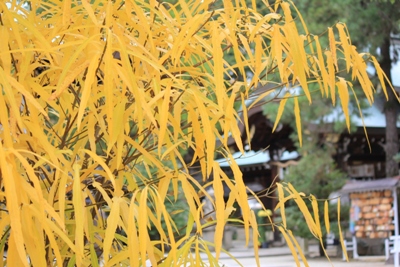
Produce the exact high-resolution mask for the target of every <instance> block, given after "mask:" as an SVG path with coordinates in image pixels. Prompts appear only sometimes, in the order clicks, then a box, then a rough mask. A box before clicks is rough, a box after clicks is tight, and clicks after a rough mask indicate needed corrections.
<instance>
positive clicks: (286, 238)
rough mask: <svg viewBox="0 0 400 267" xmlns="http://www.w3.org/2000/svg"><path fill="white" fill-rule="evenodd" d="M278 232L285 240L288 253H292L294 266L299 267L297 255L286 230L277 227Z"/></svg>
mask: <svg viewBox="0 0 400 267" xmlns="http://www.w3.org/2000/svg"><path fill="white" fill-rule="evenodd" d="M278 229H279V231H280V232H281V234H282V235H283V237H284V238H285V240H286V244H287V245H288V247H289V249H290V252H292V255H293V258H294V260H295V262H296V265H297V266H298V267H300V261H299V256H298V255H297V251H296V248H295V247H294V245H293V241H292V239H291V238H290V237H289V236H288V234H287V233H286V228H283V227H282V226H278Z"/></svg>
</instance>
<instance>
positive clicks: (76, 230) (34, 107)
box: [0, 0, 385, 267]
mask: <svg viewBox="0 0 400 267" xmlns="http://www.w3.org/2000/svg"><path fill="white" fill-rule="evenodd" d="M176 2H177V3H176V4H171V3H168V2H161V1H155V0H151V1H134V0H127V1H112V0H92V1H90V3H89V1H85V0H83V1H77V0H64V1H58V0H46V1H44V0H32V1H27V2H25V1H17V0H9V1H3V2H1V3H0V33H1V38H2V40H1V42H0V46H1V49H0V87H1V92H0V169H1V174H0V175H1V176H0V189H1V190H0V201H1V209H0V218H1V220H0V237H1V238H0V253H1V254H3V251H4V248H5V246H4V244H5V243H7V244H8V251H7V258H6V261H5V262H4V261H1V262H0V266H3V265H8V266H28V265H30V264H31V265H33V266H53V265H54V266H61V265H63V264H66V265H68V266H74V265H77V266H89V265H90V266H98V265H99V262H100V261H102V262H103V264H104V265H105V266H114V265H121V264H123V265H129V266H133V267H135V266H142V265H145V262H146V261H150V262H151V264H152V265H153V266H157V265H162V266H181V265H185V264H189V265H199V264H200V262H201V261H202V259H201V257H200V252H204V253H205V254H206V255H207V257H208V260H209V261H210V264H211V265H217V261H218V257H219V254H220V251H221V242H222V235H223V229H224V226H225V224H226V223H227V222H228V221H229V220H232V219H231V218H230V215H231V213H232V212H233V210H234V208H233V205H234V204H235V203H237V204H238V206H239V207H240V208H241V211H242V215H243V216H242V217H241V218H240V222H241V223H242V224H243V225H244V227H245V229H246V234H247V239H249V236H248V233H249V232H248V230H249V229H250V227H252V228H253V229H255V231H254V237H256V236H257V231H256V227H255V226H256V221H255V215H254V213H253V211H252V210H250V209H249V207H248V202H247V193H248V191H247V189H246V186H245V184H244V183H243V180H242V174H241V172H240V170H239V168H238V166H236V164H235V163H234V160H233V158H232V155H231V154H230V153H229V152H228V151H229V148H228V138H229V137H232V138H234V140H235V141H236V143H237V145H238V147H239V149H241V150H243V145H242V141H241V140H242V139H241V133H240V130H239V125H238V122H237V121H238V119H239V117H240V116H239V115H240V114H238V112H237V110H236V109H235V103H236V102H238V101H239V102H240V103H242V104H243V105H242V112H243V114H244V115H246V114H247V108H246V106H245V101H246V100H247V99H248V98H249V96H250V95H251V93H252V91H253V90H256V89H257V88H258V87H259V86H261V85H264V84H267V83H268V82H272V81H270V80H269V79H268V77H269V75H270V74H272V73H277V74H278V75H277V76H278V77H279V80H278V81H274V82H276V83H278V84H279V85H280V86H281V87H287V88H289V87H291V86H297V85H299V86H301V87H302V90H303V92H304V94H305V95H306V97H307V98H308V99H309V100H310V102H311V99H312V94H311V92H309V90H308V84H309V83H310V82H317V83H319V84H320V85H321V91H322V92H323V93H324V94H326V95H327V96H330V97H331V98H332V101H333V102H335V95H336V88H337V89H338V91H339V97H340V99H341V103H342V106H343V110H344V112H345V114H346V115H347V114H348V112H347V104H348V99H349V89H348V88H349V87H350V88H351V82H350V81H345V80H344V79H343V78H340V77H337V76H336V73H337V72H338V71H339V70H338V68H337V61H338V53H337V52H336V51H337V50H338V51H340V52H342V54H343V55H344V58H343V60H344V61H345V62H346V63H347V71H348V72H351V74H352V78H353V79H357V80H358V81H360V82H361V85H362V87H363V90H364V93H365V96H366V97H367V98H368V100H370V101H371V102H372V99H373V87H372V83H371V81H370V79H369V77H368V76H367V73H366V62H365V59H367V58H366V55H362V54H361V55H360V54H358V53H357V52H356V50H355V48H354V47H353V46H351V44H350V41H349V37H348V34H347V32H346V28H345V26H344V25H342V24H338V25H337V26H336V27H337V30H338V31H339V36H340V38H339V40H336V39H334V37H333V35H332V36H331V31H332V29H330V30H329V36H330V40H331V42H330V47H329V48H328V49H327V50H325V52H324V53H322V48H321V47H320V45H319V43H318V37H317V36H312V35H310V34H308V32H307V30H306V28H305V25H304V26H303V27H304V29H302V33H299V31H298V29H297V27H296V24H295V21H294V20H295V17H296V16H298V15H299V14H297V15H296V16H292V12H291V10H293V8H294V6H293V5H292V4H291V3H290V2H286V1H276V3H275V4H274V5H272V6H269V5H268V4H266V5H265V10H267V11H268V12H267V14H266V15H262V14H261V13H259V12H258V11H257V10H256V5H255V3H253V4H252V5H251V6H246V3H245V1H239V0H238V1H221V3H219V2H214V1H211V0H190V1H183V0H179V1H176ZM307 47H308V48H310V49H308V48H307ZM307 49H308V50H307ZM314 50H316V52H314ZM227 53H233V55H234V60H232V61H233V62H231V61H229V62H228V61H227V60H226V59H225V55H226V54H227ZM373 62H374V63H375V67H376V68H377V73H378V77H379V78H380V80H381V83H382V85H384V82H383V79H385V77H384V74H383V73H382V71H381V70H380V68H379V66H378V64H377V63H376V60H375V59H373ZM239 73H240V74H241V75H242V76H243V77H244V79H243V81H244V82H243V81H238V80H235V79H234V77H235V76H237V75H238V74H239ZM248 73H251V75H248ZM384 89H385V88H384ZM270 92H271V91H266V92H264V93H263V94H261V95H260V96H259V97H258V98H257V99H256V100H255V101H253V103H252V105H256V104H257V103H258V102H259V101H261V100H262V99H263V98H264V97H265V96H266V95H268V94H269V93H270ZM296 97H297V96H296ZM281 103H282V108H281V109H280V110H282V112H283V105H284V103H285V102H284V101H282V102H281ZM295 107H296V112H295V113H296V116H297V121H298V129H299V137H300V140H301V131H300V127H301V124H300V111H299V109H298V105H296V106H295ZM249 108H250V107H249ZM280 115H281V112H280ZM280 115H279V116H278V118H277V121H278V120H279V117H280ZM244 117H246V116H244ZM242 123H244V125H245V126H246V129H247V130H246V131H247V133H248V132H249V130H248V127H247V121H246V118H244V121H243V122H242ZM217 140H220V141H221V145H220V147H217V145H216V143H217ZM217 149H219V151H221V153H222V154H223V155H224V156H225V157H227V158H231V159H232V160H231V162H232V170H233V173H234V177H227V175H226V174H225V173H224V172H223V171H222V170H221V169H220V168H219V165H218V164H217V163H215V162H214V156H215V151H216V150H217ZM188 151H193V153H192V157H191V158H190V160H187V159H186V158H185V156H187V152H188ZM189 155H190V154H189ZM197 164H199V166H200V167H199V169H196V168H195V166H197ZM198 177H201V179H199V178H198ZM210 177H212V179H210ZM224 184H226V185H227V186H228V187H229V189H230V193H229V198H228V200H227V201H226V202H225V201H224V198H223V197H224V189H223V188H224V187H223V185H224ZM171 187H172V188H173V190H172V192H170V189H169V188H171ZM180 187H181V188H183V191H184V198H185V201H186V202H187V203H188V206H189V208H190V210H189V218H188V224H187V227H186V229H177V227H176V225H175V223H174V221H173V220H172V216H173V215H172V214H170V213H169V212H168V211H167V209H166V206H165V199H169V200H170V201H172V202H173V201H176V200H177V195H178V188H180ZM208 187H212V188H213V189H214V191H215V197H211V196H210V195H209V194H208V193H207V190H206V189H207V188H208ZM290 192H292V193H293V192H294V191H290ZM201 195H203V196H205V198H206V199H208V200H209V201H211V202H212V204H213V207H214V209H215V215H216V216H215V220H213V221H212V222H207V221H204V220H202V219H203V217H204V212H203V210H202V201H201V197H200V196H201ZM280 207H283V204H282V205H281V206H280ZM282 210H283V209H282ZM106 214H107V216H106ZM162 222H163V223H164V224H165V225H166V229H167V230H166V231H165V230H164V229H165V228H163V226H162ZM312 222H315V220H314V221H309V225H310V229H311V231H312V232H313V233H315V234H316V236H317V237H319V238H321V236H320V235H319V233H320V232H319V230H318V227H317V226H316V225H314V224H313V223H312ZM214 224H215V225H216V234H215V241H214V243H213V244H211V243H209V242H207V241H205V240H204V239H203V238H202V230H203V229H204V228H205V227H208V226H210V225H214ZM150 225H152V227H153V228H155V229H157V231H158V232H159V234H160V238H159V240H151V239H150V235H149V228H150ZM280 230H281V231H282V232H283V233H285V234H286V231H287V229H286V228H285V225H283V226H282V227H280ZM289 233H290V232H289ZM164 245H168V246H169V247H170V249H171V250H170V252H169V253H168V254H165V251H164ZM210 246H215V250H216V257H214V256H213V254H212V253H211V252H210V249H209V247H210ZM160 247H161V249H160ZM192 251H194V254H192ZM256 253H257V252H256Z"/></svg>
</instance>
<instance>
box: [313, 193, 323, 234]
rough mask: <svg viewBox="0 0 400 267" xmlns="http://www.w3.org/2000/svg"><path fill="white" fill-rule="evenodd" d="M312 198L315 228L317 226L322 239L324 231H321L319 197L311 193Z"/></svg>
mask: <svg viewBox="0 0 400 267" xmlns="http://www.w3.org/2000/svg"><path fill="white" fill-rule="evenodd" d="M310 198H311V206H312V208H313V212H314V221H315V228H316V231H317V232H318V236H319V237H320V239H322V238H323V236H322V231H321V223H320V221H319V208H318V202H317V199H316V198H315V196H313V195H310Z"/></svg>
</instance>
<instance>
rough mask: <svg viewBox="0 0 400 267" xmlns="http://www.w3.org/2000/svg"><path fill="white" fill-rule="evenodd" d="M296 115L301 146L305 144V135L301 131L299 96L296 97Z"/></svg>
mask: <svg viewBox="0 0 400 267" xmlns="http://www.w3.org/2000/svg"><path fill="white" fill-rule="evenodd" d="M294 116H295V118H296V128H297V135H298V137H299V143H300V146H301V145H302V144H303V135H302V132H301V115H300V107H299V100H298V98H297V97H295V98H294Z"/></svg>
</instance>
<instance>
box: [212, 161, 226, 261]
mask: <svg viewBox="0 0 400 267" xmlns="http://www.w3.org/2000/svg"><path fill="white" fill-rule="evenodd" d="M219 172H220V167H219V164H218V162H215V161H214V175H213V176H214V180H213V189H214V198H215V215H216V218H215V220H216V222H217V225H216V227H215V234H214V243H215V253H216V256H215V257H216V259H217V260H218V259H219V256H220V253H221V248H222V237H223V234H224V227H225V205H224V188H223V186H222V182H221V177H220V174H219Z"/></svg>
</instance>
